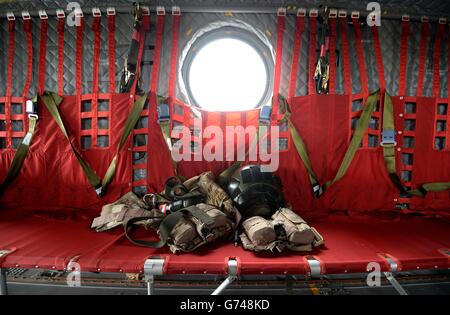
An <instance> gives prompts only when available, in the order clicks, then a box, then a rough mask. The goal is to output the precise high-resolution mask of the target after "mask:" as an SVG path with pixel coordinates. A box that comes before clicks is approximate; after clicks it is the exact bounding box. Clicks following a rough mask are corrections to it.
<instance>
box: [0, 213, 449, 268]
mask: <svg viewBox="0 0 450 315" xmlns="http://www.w3.org/2000/svg"><path fill="white" fill-rule="evenodd" d="M89 223H90V222H89V221H86V220H82V219H78V218H75V217H73V216H67V217H62V216H61V217H59V218H55V217H53V218H51V217H49V216H45V215H39V214H34V215H27V216H19V215H17V214H4V215H3V216H2V220H1V221H0V249H10V250H14V251H13V252H12V253H11V254H9V255H8V256H6V257H5V258H4V260H3V261H1V260H0V266H2V267H15V266H17V267H23V268H48V269H58V270H62V269H64V268H65V267H66V266H67V264H68V263H69V261H71V260H74V261H76V262H78V263H79V264H80V266H81V268H82V270H83V271H94V272H96V271H102V272H129V273H138V272H142V271H143V266H144V262H145V260H146V259H147V258H149V257H163V258H165V260H166V264H165V268H166V270H165V272H166V273H167V274H203V273H208V274H225V273H226V271H227V261H228V259H229V258H236V259H237V260H238V262H239V269H240V272H241V274H261V273H264V274H284V273H288V274H304V273H306V272H307V271H308V270H309V267H308V265H307V262H306V256H305V255H302V254H299V253H284V254H281V255H280V254H277V255H271V254H255V253H252V252H247V251H244V250H243V249H242V248H240V247H239V248H236V247H234V246H233V245H232V244H215V245H213V246H211V247H209V248H204V249H202V250H200V251H198V252H196V253H193V254H184V255H171V254H170V253H169V252H168V250H167V249H162V250H152V249H146V248H140V247H136V246H134V245H132V244H130V243H129V242H128V241H127V240H126V239H125V238H124V237H123V235H122V233H121V231H115V232H109V233H99V234H97V233H95V232H91V231H89ZM314 226H315V227H316V228H317V229H318V230H319V231H320V232H321V233H322V234H323V236H324V237H325V239H326V247H324V248H323V249H320V250H316V251H315V252H313V253H311V255H312V256H313V257H314V258H315V259H317V260H319V261H320V262H321V265H322V273H326V274H340V273H356V272H366V271H367V270H366V269H367V265H368V264H369V263H371V262H377V263H379V264H380V265H381V267H382V270H388V265H387V264H386V261H385V260H384V259H383V258H382V256H381V255H382V254H383V255H389V256H390V257H392V258H393V259H394V260H396V261H397V262H398V263H399V266H400V269H401V270H416V269H430V268H431V269H434V268H439V269H445V268H449V267H450V260H449V257H448V256H445V255H444V254H442V253H441V252H440V250H443V249H448V248H450V229H449V226H448V224H447V223H445V222H441V221H435V220H423V219H407V220H405V221H381V220H376V219H367V220H357V219H350V218H347V217H338V216H335V217H330V218H329V219H327V220H320V221H317V222H314ZM146 233H149V232H146ZM149 237H150V236H149Z"/></svg>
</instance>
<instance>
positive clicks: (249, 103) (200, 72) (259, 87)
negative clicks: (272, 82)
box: [188, 38, 268, 111]
mask: <svg viewBox="0 0 450 315" xmlns="http://www.w3.org/2000/svg"><path fill="white" fill-rule="evenodd" d="M188 78H189V86H190V90H191V93H192V96H193V97H194V99H195V101H196V103H197V105H199V106H201V107H202V108H204V109H206V110H211V111H242V110H249V109H252V108H255V107H256V106H258V105H261V104H260V102H261V101H262V100H263V97H264V95H265V93H266V87H267V80H268V73H267V69H266V66H265V63H264V61H263V59H262V58H261V55H260V54H259V53H258V52H257V51H256V50H255V49H254V48H253V47H252V46H250V45H249V44H247V43H245V42H244V41H241V40H237V39H232V38H224V39H217V40H214V41H212V42H210V43H208V44H207V45H205V46H204V47H202V48H201V49H200V51H199V52H198V53H197V55H196V56H195V57H194V59H193V61H192V64H191V67H190V70H189V74H188Z"/></svg>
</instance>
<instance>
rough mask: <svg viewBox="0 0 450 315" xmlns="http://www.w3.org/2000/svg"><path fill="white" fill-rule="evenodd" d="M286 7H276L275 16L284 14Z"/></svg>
mask: <svg viewBox="0 0 450 315" xmlns="http://www.w3.org/2000/svg"><path fill="white" fill-rule="evenodd" d="M286 14H287V9H286V8H278V10H277V16H286Z"/></svg>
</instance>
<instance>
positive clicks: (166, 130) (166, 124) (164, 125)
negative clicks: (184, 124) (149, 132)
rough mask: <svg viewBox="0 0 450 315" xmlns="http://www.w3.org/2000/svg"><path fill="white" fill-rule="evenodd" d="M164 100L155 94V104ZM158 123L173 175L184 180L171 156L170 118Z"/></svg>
mask: <svg viewBox="0 0 450 315" xmlns="http://www.w3.org/2000/svg"><path fill="white" fill-rule="evenodd" d="M165 101H166V100H165V99H164V98H163V97H162V96H157V106H159V104H161V103H164V102H165ZM158 124H159V127H160V128H161V133H162V135H163V138H164V142H165V143H166V145H167V149H168V150H169V154H170V158H171V159H172V166H173V171H174V173H175V176H176V177H177V178H179V179H180V180H181V181H184V180H185V179H184V178H183V176H181V175H179V174H178V163H177V161H175V160H174V159H173V157H172V149H173V145H172V130H171V124H170V119H169V120H166V121H160V122H158Z"/></svg>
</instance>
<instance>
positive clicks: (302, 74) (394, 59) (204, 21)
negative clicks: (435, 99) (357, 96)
mask: <svg viewBox="0 0 450 315" xmlns="http://www.w3.org/2000/svg"><path fill="white" fill-rule="evenodd" d="M36 2H37V4H36V3H34V4H33V5H34V7H35V8H38V7H39V5H42V6H41V8H43V7H44V5H45V7H56V5H55V1H36ZM119 2H120V1H119ZM126 2H127V1H122V2H120V3H119V4H125V3H126ZM23 3H28V5H29V2H27V1H25V2H23ZM92 3H93V2H92V1H91V2H90V4H92ZM94 3H95V1H94ZM11 5H12V4H11ZM11 5H9V6H11ZM17 5H18V4H17V3H16V4H15V6H17ZM5 6H8V5H3V6H0V8H5ZM25 7H27V6H26V5H25ZM13 8H16V7H13ZM231 18H233V19H240V20H242V21H245V22H246V23H248V24H250V25H252V27H254V28H256V29H258V30H260V31H261V32H262V33H264V34H266V36H267V38H268V40H269V42H270V43H271V44H272V45H275V42H276V29H277V17H276V15H275V14H234V15H233V16H232V17H230V16H229V15H227V14H223V13H186V14H183V16H182V20H181V21H182V22H181V29H180V47H179V49H180V50H182V49H183V48H184V46H185V45H186V43H187V42H188V41H189V40H190V37H191V36H192V34H195V33H196V32H197V31H199V30H201V29H202V28H204V27H207V25H208V24H209V23H212V22H217V21H227V20H228V19H231ZM116 20H117V21H116V47H117V48H116V50H117V52H116V56H117V60H116V64H117V80H119V78H120V72H121V67H122V65H123V61H124V58H125V56H126V53H127V50H128V46H129V43H130V38H131V33H132V18H131V15H130V14H126V13H121V14H118V15H117V19H116ZM91 23H92V18H91V17H86V27H85V36H84V51H83V53H84V58H83V62H84V71H83V90H84V92H86V93H87V92H89V91H91V85H92V66H91V65H92V58H93V57H92V55H93V32H92V30H91V28H90V25H91ZM0 26H1V27H0V80H1V82H3V83H2V84H0V95H4V94H5V89H6V86H5V82H6V70H7V69H6V65H7V52H8V36H9V35H8V24H7V21H6V19H4V18H2V19H1V20H0ZM308 29H309V27H308V25H307V27H306V31H305V33H304V34H303V38H302V50H301V57H300V65H299V77H298V80H299V82H298V86H297V94H298V95H305V94H306V93H307V79H308V71H307V70H308V64H309V59H308V58H309V32H308ZM411 29H412V36H411V38H410V42H409V59H408V79H407V81H408V82H407V89H408V94H409V95H415V94H416V89H417V72H418V61H419V60H418V56H419V40H420V23H417V22H412V23H411ZM16 30H17V32H16V41H15V44H16V45H15V46H16V49H15V55H14V71H13V78H14V79H13V82H14V83H13V93H14V95H20V94H21V92H22V89H23V86H24V82H25V76H26V67H27V54H28V52H27V47H26V40H25V35H24V33H23V25H22V21H21V19H18V20H17V25H16ZM362 30H363V46H364V49H365V58H366V64H367V67H368V70H367V71H368V78H369V89H370V90H375V89H377V88H378V80H377V76H376V73H377V68H376V60H375V55H374V53H373V41H372V36H371V32H370V29H369V28H368V27H367V26H363V28H362ZM294 31H295V16H292V15H290V16H288V17H287V23H286V33H285V40H284V54H283V67H282V84H281V90H282V93H283V94H286V93H287V89H288V85H289V82H288V80H289V74H290V65H291V59H292V47H293V41H294ZM435 32H436V24H435V23H433V24H432V34H431V40H430V42H429V47H428V51H427V63H426V77H425V95H427V96H431V93H432V82H433V47H434V35H435ZM39 33H40V23H39V19H37V18H33V46H34V53H35V54H34V64H33V68H34V71H33V84H32V89H31V92H30V93H31V94H32V95H33V94H35V93H36V84H37V67H38V52H39ZM48 34H49V36H48V53H47V80H46V89H48V90H57V30H56V19H55V18H51V19H50V22H49V33H48ZM171 34H172V17H171V16H170V15H168V16H167V18H166V22H165V31H164V45H163V52H162V59H163V61H164V62H163V63H162V68H161V75H160V85H159V91H158V93H160V94H162V95H166V94H167V90H168V72H169V59H170V58H169V56H170V49H171ZM400 35H401V22H400V21H399V20H383V22H382V26H381V28H380V38H381V45H382V50H383V59H384V66H385V72H386V80H387V84H388V90H389V92H390V93H391V94H393V95H396V94H397V90H398V73H399V60H400ZM348 36H349V39H350V53H351V60H352V61H354V60H356V50H355V40H354V32H353V28H352V26H351V24H349V28H348ZM65 38H66V40H65V50H64V51H65V56H66V57H65V93H67V94H73V93H74V91H75V55H76V54H75V29H74V28H73V27H66V37H65ZM153 41H154V28H153V29H152V31H151V32H150V34H149V35H148V37H147V47H146V51H145V55H144V66H143V77H144V78H143V81H144V82H143V86H144V89H147V88H146V87H148V82H149V80H150V68H151V66H150V64H149V61H151V60H152V57H153V54H152V51H151V50H150V49H149V47H148V46H149V45H151V44H153ZM338 49H340V44H339V42H338ZM447 50H448V47H447V41H445V43H444V44H443V47H442V55H441V96H442V97H447V95H448V92H447V82H448V59H447V56H448V53H447ZM342 64H343V63H342V62H339V66H338V68H337V79H338V84H337V88H338V93H343V82H342V79H343V73H342V72H343V71H342ZM351 70H352V79H353V91H354V93H357V92H359V91H360V89H361V86H360V82H359V69H358V64H357V62H352V69H351ZM108 82H109V74H108V51H107V21H106V17H104V18H103V19H102V49H101V60H100V89H101V91H108ZM178 94H179V95H178V96H179V98H180V99H184V100H185V97H184V95H182V94H181V93H180V89H178Z"/></svg>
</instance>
